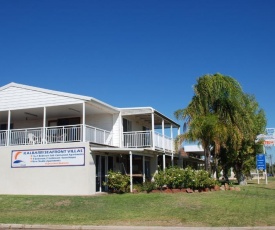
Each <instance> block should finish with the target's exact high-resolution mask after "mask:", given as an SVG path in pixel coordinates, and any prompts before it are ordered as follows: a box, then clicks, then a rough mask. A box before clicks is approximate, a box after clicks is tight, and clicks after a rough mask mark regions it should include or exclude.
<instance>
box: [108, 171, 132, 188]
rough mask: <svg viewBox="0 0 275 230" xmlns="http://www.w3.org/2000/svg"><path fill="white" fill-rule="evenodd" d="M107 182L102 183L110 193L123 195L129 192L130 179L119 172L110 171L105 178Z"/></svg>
mask: <svg viewBox="0 0 275 230" xmlns="http://www.w3.org/2000/svg"><path fill="white" fill-rule="evenodd" d="M107 178H108V180H107V182H105V183H104V185H107V186H108V188H109V189H110V190H111V191H112V192H116V193H124V192H128V191H129V185H130V177H129V176H127V175H123V174H121V172H113V171H112V170H110V171H109V172H108V176H107Z"/></svg>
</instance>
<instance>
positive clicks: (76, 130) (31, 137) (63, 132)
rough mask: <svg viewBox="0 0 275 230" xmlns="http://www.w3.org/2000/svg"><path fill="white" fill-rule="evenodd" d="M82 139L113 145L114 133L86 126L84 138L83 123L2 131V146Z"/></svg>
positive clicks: (0, 134)
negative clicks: (84, 136) (84, 137)
mask: <svg viewBox="0 0 275 230" xmlns="http://www.w3.org/2000/svg"><path fill="white" fill-rule="evenodd" d="M9 133H10V134H9ZM8 137H9V138H8ZM81 141H89V142H94V143H98V144H105V145H112V143H113V135H112V133H111V132H110V131H106V130H103V129H99V128H95V127H92V126H86V139H85V140H83V125H67V126H51V127H46V128H45V129H43V127H39V128H27V129H11V130H10V132H8V130H1V131H0V146H7V145H33V144H51V143H65V142H81Z"/></svg>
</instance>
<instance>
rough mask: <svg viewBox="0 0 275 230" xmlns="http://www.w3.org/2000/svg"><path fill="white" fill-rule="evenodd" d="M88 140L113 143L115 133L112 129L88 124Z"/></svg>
mask: <svg viewBox="0 0 275 230" xmlns="http://www.w3.org/2000/svg"><path fill="white" fill-rule="evenodd" d="M86 141H89V142H94V143H98V144H103V145H113V135H112V132H110V131H107V130H104V129H99V128H96V127H93V126H89V125H86Z"/></svg>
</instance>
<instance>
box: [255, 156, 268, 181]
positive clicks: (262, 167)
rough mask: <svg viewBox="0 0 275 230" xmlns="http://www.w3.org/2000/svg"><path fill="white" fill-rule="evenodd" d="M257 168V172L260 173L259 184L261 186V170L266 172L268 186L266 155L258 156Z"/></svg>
mask: <svg viewBox="0 0 275 230" xmlns="http://www.w3.org/2000/svg"><path fill="white" fill-rule="evenodd" d="M256 167H257V171H258V184H259V170H262V171H265V183H266V184H267V171H266V161H265V154H257V155H256Z"/></svg>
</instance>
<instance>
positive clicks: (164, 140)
mask: <svg viewBox="0 0 275 230" xmlns="http://www.w3.org/2000/svg"><path fill="white" fill-rule="evenodd" d="M154 135H155V136H154V137H155V147H156V148H159V149H164V150H165V151H169V152H173V151H174V150H175V144H174V139H173V138H171V137H168V136H165V135H164V136H163V135H162V134H160V133H157V132H155V133H154Z"/></svg>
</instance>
